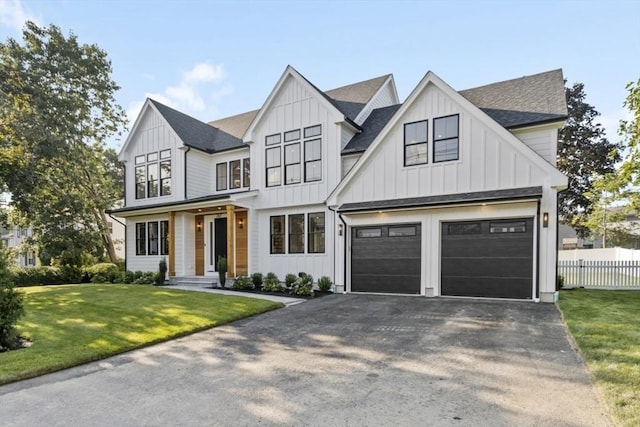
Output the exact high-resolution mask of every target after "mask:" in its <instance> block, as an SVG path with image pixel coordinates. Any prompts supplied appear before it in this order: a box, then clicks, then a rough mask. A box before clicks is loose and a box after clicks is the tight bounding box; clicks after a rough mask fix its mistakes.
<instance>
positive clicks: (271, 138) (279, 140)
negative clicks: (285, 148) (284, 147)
mask: <svg viewBox="0 0 640 427" xmlns="http://www.w3.org/2000/svg"><path fill="white" fill-rule="evenodd" d="M276 137H277V138H276ZM276 139H277V141H276ZM270 141H271V142H270ZM281 143H282V134H281V133H274V134H271V135H267V136H265V137H264V145H265V146H268V145H276V144H281Z"/></svg>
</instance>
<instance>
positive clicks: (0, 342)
mask: <svg viewBox="0 0 640 427" xmlns="http://www.w3.org/2000/svg"><path fill="white" fill-rule="evenodd" d="M0 280H2V279H0ZM23 304H24V301H23V296H22V293H21V292H18V291H17V290H16V289H15V288H14V287H13V285H10V284H8V283H6V282H5V283H2V282H1V281H0V352H2V351H6V350H11V349H14V348H18V347H19V346H20V343H19V337H18V332H17V331H16V328H15V324H16V322H18V319H20V317H21V316H22V315H23V314H24V306H23Z"/></svg>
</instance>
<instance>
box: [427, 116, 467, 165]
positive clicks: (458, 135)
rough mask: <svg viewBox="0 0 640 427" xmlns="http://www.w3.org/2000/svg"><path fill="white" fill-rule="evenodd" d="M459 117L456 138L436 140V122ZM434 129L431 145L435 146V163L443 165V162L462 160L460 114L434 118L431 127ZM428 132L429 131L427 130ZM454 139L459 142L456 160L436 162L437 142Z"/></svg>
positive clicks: (449, 160)
mask: <svg viewBox="0 0 640 427" xmlns="http://www.w3.org/2000/svg"><path fill="white" fill-rule="evenodd" d="M456 116H457V117H458V129H457V132H456V136H455V137H451V138H442V139H436V120H438V119H447V118H449V117H456ZM431 127H432V128H433V130H432V132H433V143H432V144H431V145H432V146H433V149H432V150H433V158H432V160H433V163H443V162H455V161H457V160H460V114H459V113H456V114H449V115H446V116H441V117H434V118H433V126H431ZM427 130H428V129H427ZM452 139H457V140H458V147H457V155H456V158H455V159H445V160H436V143H437V142H442V141H449V140H452Z"/></svg>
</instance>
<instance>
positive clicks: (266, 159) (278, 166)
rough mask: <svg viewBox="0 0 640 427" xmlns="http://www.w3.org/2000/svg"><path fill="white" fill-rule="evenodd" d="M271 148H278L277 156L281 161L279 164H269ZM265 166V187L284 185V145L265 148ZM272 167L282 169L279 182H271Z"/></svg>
mask: <svg viewBox="0 0 640 427" xmlns="http://www.w3.org/2000/svg"><path fill="white" fill-rule="evenodd" d="M269 150H278V151H279V154H278V156H277V158H278V159H279V160H280V162H279V163H278V165H277V166H268V163H267V162H268V161H269V160H268V157H269V154H268V152H269ZM264 168H265V176H264V178H265V182H264V183H265V187H279V186H280V185H282V146H281V145H278V146H277V147H269V148H266V149H265V152H264ZM271 169H280V180H279V181H278V183H277V184H271V185H270V184H269V171H270V170H271Z"/></svg>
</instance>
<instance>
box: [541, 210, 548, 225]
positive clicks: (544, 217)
mask: <svg viewBox="0 0 640 427" xmlns="http://www.w3.org/2000/svg"><path fill="white" fill-rule="evenodd" d="M542 226H543V227H544V228H547V227H549V212H545V213H543V214H542Z"/></svg>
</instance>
